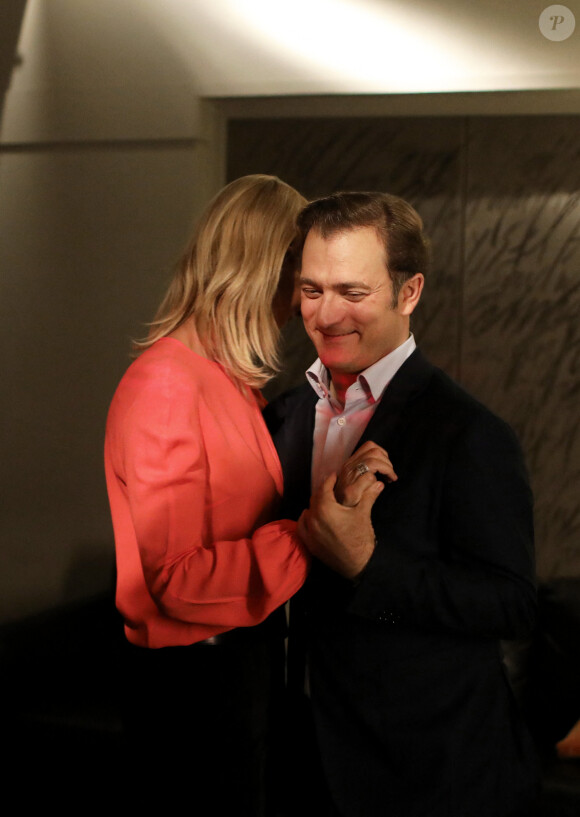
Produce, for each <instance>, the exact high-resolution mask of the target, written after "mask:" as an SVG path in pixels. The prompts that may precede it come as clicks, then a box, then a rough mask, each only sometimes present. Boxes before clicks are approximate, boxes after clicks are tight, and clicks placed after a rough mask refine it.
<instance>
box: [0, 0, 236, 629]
mask: <svg viewBox="0 0 580 817" xmlns="http://www.w3.org/2000/svg"><path fill="white" fill-rule="evenodd" d="M62 5H63V4H62V3H60V6H61V7H62ZM98 5H99V4H93V8H95V7H96V6H98ZM118 6H119V8H120V9H122V8H123V4H118ZM56 7H57V4H55V8H56ZM45 8H46V4H45ZM96 16H97V18H98V19H97V20H96V21H95V20H93V21H92V22H93V29H94V30H95V31H96V33H98V36H99V38H100V40H101V42H102V41H104V42H108V43H109V44H110V47H111V48H112V49H113V54H112V56H111V62H112V63H115V61H117V62H118V59H119V58H118V57H117V56H116V55H115V54H114V50H115V49H117V50H118V49H121V48H122V47H123V44H124V42H127V43H130V44H131V49H132V52H133V53H132V61H133V62H132V66H133V68H132V71H131V73H130V74H127V72H126V71H125V73H124V77H125V79H126V80H127V82H125V84H123V83H121V82H120V80H118V81H117V82H115V80H114V76H113V73H112V69H111V72H109V73H107V71H105V67H106V66H105V65H104V64H103V65H102V66H101V67H102V71H101V73H100V74H99V76H98V77H93V79H92V80H91V77H90V76H89V75H86V76H85V75H82V72H81V71H80V70H79V71H78V72H77V71H75V64H76V63H78V64H79V65H80V64H81V63H82V64H83V65H85V64H86V58H87V50H90V48H93V52H92V53H91V54H90V57H91V60H92V64H93V65H94V67H95V70H97V69H98V68H99V54H100V53H101V52H99V51H98V49H97V44H96V43H95V42H93V41H92V40H91V37H92V35H91V37H89V34H90V32H91V29H90V23H91V20H90V19H89V20H85V21H84V22H83V21H82V20H74V19H73V20H72V21H70V25H73V24H76V25H80V24H81V23H82V24H83V25H86V26H87V37H85V39H84V43H85V48H84V51H83V49H80V50H79V38H78V37H77V39H76V40H75V39H74V37H73V31H72V30H70V29H69V28H67V27H66V26H65V27H64V30H61V28H60V27H59V25H60V23H61V22H62V20H59V19H58V17H57V16H53V17H52V18H49V17H48V16H47V15H46V14H45V15H44V16H40V15H36V16H35V17H34V19H32V18H30V17H27V18H26V19H25V28H24V30H23V34H22V38H21V42H20V48H19V51H20V56H21V61H22V64H21V67H20V68H18V69H17V71H16V72H15V74H14V75H13V78H12V83H11V85H10V88H9V91H8V94H7V96H6V99H5V105H4V111H3V117H2V122H1V142H0V269H1V275H0V314H1V320H0V332H1V338H2V345H1V349H2V371H3V374H2V402H3V414H2V418H3V422H2V436H3V444H2V469H1V477H0V479H1V485H0V496H1V497H2V500H1V507H2V510H1V515H0V543H1V544H0V621H2V620H7V619H10V618H14V617H20V616H23V615H26V614H28V613H31V612H35V611H38V610H43V609H47V608H50V607H54V606H56V605H58V604H60V603H64V602H68V601H71V600H74V599H77V598H81V597H85V596H90V595H92V594H94V593H98V592H100V591H102V590H103V589H104V588H106V587H107V586H109V585H110V582H111V578H112V570H113V541H112V531H111V526H110V521H109V512H108V506H107V501H106V493H105V486H104V476H103V467H102V445H103V432H104V424H105V418H106V412H107V407H108V404H109V401H110V399H111V396H112V393H113V391H114V388H115V386H116V384H117V382H118V380H119V378H120V376H121V374H122V372H123V371H124V369H125V367H126V366H127V364H128V362H129V358H128V353H129V338H130V336H132V335H133V336H134V335H141V334H142V333H143V331H144V327H143V324H144V323H145V322H146V321H147V320H149V319H150V318H151V317H152V313H153V311H154V309H155V305H156V302H157V301H158V299H159V296H160V293H161V292H162V290H163V287H164V283H165V281H166V278H167V273H168V271H169V269H170V268H171V265H172V264H173V262H174V260H175V258H176V256H177V255H178V254H179V252H180V251H181V249H182V246H183V244H184V243H185V241H186V238H187V237H188V234H189V230H190V227H191V224H192V223H193V220H194V218H195V216H196V215H197V214H198V213H199V212H200V210H201V208H202V207H203V206H204V204H205V203H206V202H207V200H208V198H209V197H210V196H211V195H213V193H214V192H215V190H217V189H218V188H219V187H220V186H221V184H222V183H223V175H224V174H223V161H222V158H223V141H222V127H221V120H220V116H219V114H218V112H217V110H216V108H215V107H214V106H213V105H211V104H210V103H209V102H202V101H200V99H199V97H198V95H197V92H196V89H195V84H194V83H193V82H192V81H191V77H189V76H180V75H179V70H178V65H177V64H175V63H172V68H171V71H170V72H169V71H167V72H166V74H165V76H164V77H163V78H160V77H159V73H158V71H157V70H156V69H157V68H158V60H159V59H160V55H159V53H158V54H157V58H156V59H152V57H151V51H152V49H153V48H154V47H155V42H154V33H153V32H151V31H149V32H148V36H144V34H145V33H147V32H144V31H143V30H141V34H142V35H143V36H141V39H137V40H135V39H134V37H129V32H128V31H127V30H125V29H124V26H127V25H128V22H129V21H127V20H126V19H123V17H122V15H121V13H119V15H117V16H115V15H111V16H109V17H107V18H104V17H103V16H99V15H98V14H97V15H96ZM80 39H81V40H82V38H80ZM161 48H162V44H157V49H158V52H159V51H160V50H161ZM75 49H76V50H75ZM101 56H102V55H101ZM102 62H103V63H104V62H106V61H105V60H102ZM113 67H114V66H113ZM65 68H66V70H65ZM109 68H111V66H109ZM117 68H118V69H119V70H120V66H117ZM81 75H82V79H83V81H82V82H79V77H81ZM91 82H93V83H94V86H93V87H91ZM101 82H102V84H99V83H101Z"/></svg>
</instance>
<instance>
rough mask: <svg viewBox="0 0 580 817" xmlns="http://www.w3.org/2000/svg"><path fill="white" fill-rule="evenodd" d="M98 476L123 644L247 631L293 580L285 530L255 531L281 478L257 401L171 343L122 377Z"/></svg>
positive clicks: (296, 572)
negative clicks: (105, 501) (109, 526)
mask: <svg viewBox="0 0 580 817" xmlns="http://www.w3.org/2000/svg"><path fill="white" fill-rule="evenodd" d="M105 469H106V477H107V489H108V493H109V501H110V505H111V514H112V518H113V527H114V532H115V544H116V553H117V607H118V608H119V610H120V612H121V614H122V616H123V618H124V620H125V632H126V635H127V638H128V639H129V641H131V642H132V643H133V644H138V645H141V646H145V647H165V646H171V645H186V644H191V643H193V642H195V641H200V640H203V639H205V638H208V637H209V636H212V635H215V634H217V633H220V632H224V631H225V630H229V629H232V628H233V627H247V626H250V625H253V624H258V623H259V622H260V621H262V620H263V619H264V618H266V616H268V615H269V613H271V612H272V611H273V610H275V609H276V608H277V607H279V606H280V605H281V604H283V603H284V602H285V601H286V600H287V599H288V598H290V596H292V595H293V593H295V592H296V591H297V590H298V589H299V588H300V586H301V585H302V583H303V582H304V579H305V578H306V573H307V569H308V556H307V554H306V552H305V550H304V548H303V546H302V544H301V542H300V539H299V538H298V536H297V534H296V524H295V523H294V522H291V521H289V520H282V521H278V522H270V523H269V524H266V523H268V521H269V520H270V519H272V518H273V516H274V515H275V512H276V507H277V504H278V501H279V499H280V495H281V492H282V472H281V468H280V463H279V461H278V458H277V455H276V451H275V449H274V446H273V444H272V441H271V440H270V437H269V435H268V432H267V430H266V427H265V425H264V421H263V419H262V415H261V412H260V407H259V405H258V400H257V399H256V398H255V397H254V395H253V394H249V395H246V396H244V395H243V394H242V393H241V392H240V390H239V389H238V388H236V386H235V385H234V384H233V382H232V381H231V380H230V379H229V378H228V376H227V375H226V374H225V372H224V371H223V369H222V368H221V366H220V365H219V364H217V363H214V362H212V361H209V360H206V359H204V358H202V357H200V356H198V355H196V354H195V353H194V352H192V351H191V350H190V349H188V348H187V347H186V346H184V345H183V344H182V343H181V342H180V341H178V340H175V339H174V338H163V339H162V340H159V341H157V342H156V343H155V344H154V345H153V346H152V347H150V348H149V349H147V350H146V351H145V352H144V353H143V354H142V355H141V356H140V357H139V358H138V359H137V360H136V361H135V362H134V363H133V364H132V365H131V366H130V367H129V369H128V370H127V372H126V374H125V376H124V377H123V379H122V380H121V383H120V385H119V387H118V389H117V391H116V393H115V396H114V398H113V401H112V404H111V407H110V410H109V416H108V420H107V432H106V440H105Z"/></svg>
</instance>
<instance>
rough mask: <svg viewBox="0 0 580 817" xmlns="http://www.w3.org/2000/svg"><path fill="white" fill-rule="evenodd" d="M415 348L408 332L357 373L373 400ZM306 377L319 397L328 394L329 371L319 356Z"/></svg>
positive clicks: (379, 395) (379, 396)
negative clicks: (375, 360) (383, 354)
mask: <svg viewBox="0 0 580 817" xmlns="http://www.w3.org/2000/svg"><path fill="white" fill-rule="evenodd" d="M416 348H417V344H416V343H415V338H414V337H413V334H410V335H409V337H408V338H407V340H406V341H405V342H404V343H402V344H401V345H400V346H397V348H396V349H393V351H392V352H389V354H388V355H385V356H384V357H382V358H381V359H380V360H377V362H376V363H373V365H372V366H369V367H368V369H365V370H364V372H361V373H360V374H359V376H358V377H357V380H358V381H359V382H360V384H361V385H362V387H363V388H364V389H365V391H366V392H367V393H370V394H371V395H372V398H373V400H374V401H375V402H376V401H378V400H380V399H381V397H382V394H383V392H384V390H385V389H386V388H387V386H388V385H389V383H390V382H391V380H392V379H393V377H394V376H395V374H396V372H397V371H398V369H399V368H400V367H401V366H402V365H403V363H404V362H405V361H406V360H407V358H408V357H409V356H410V355H412V354H413V352H414V351H415V349H416ZM306 379H307V380H308V382H309V383H310V385H311V386H312V388H313V389H314V391H315V392H316V394H317V395H318V396H319V397H320V398H325V397H329V396H330V373H329V371H328V369H327V368H326V366H325V365H324V364H323V363H322V361H321V360H320V358H317V359H316V360H315V361H314V363H313V364H312V366H311V367H310V368H309V369H308V370H307V372H306Z"/></svg>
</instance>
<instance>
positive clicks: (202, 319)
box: [105, 175, 308, 817]
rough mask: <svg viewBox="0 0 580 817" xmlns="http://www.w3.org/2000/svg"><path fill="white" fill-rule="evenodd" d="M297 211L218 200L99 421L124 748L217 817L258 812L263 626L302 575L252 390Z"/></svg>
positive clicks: (263, 366) (267, 354) (265, 687)
mask: <svg viewBox="0 0 580 817" xmlns="http://www.w3.org/2000/svg"><path fill="white" fill-rule="evenodd" d="M304 203H305V202H304V199H303V198H302V197H301V196H300V195H299V194H298V193H297V192H296V191H295V190H293V189H292V188H291V187H289V186H288V185H286V184H284V183H283V182H281V181H280V180H279V179H277V178H274V177H271V176H261V175H256V176H246V177H244V178H241V179H238V180H237V181H235V182H232V183H231V184H229V185H228V186H227V187H225V188H224V189H223V190H222V191H221V192H220V193H219V194H218V195H217V196H216V198H215V199H214V200H213V201H212V202H211V203H210V205H209V207H208V209H207V211H206V212H205V214H204V216H203V217H202V219H201V222H200V223H199V226H198V227H197V230H196V231H195V234H194V236H193V238H192V241H191V243H190V245H189V247H188V248H187V249H186V251H185V253H184V255H183V257H182V259H181V261H180V263H179V265H178V268H177V271H176V273H175V276H174V278H173V280H172V282H171V284H170V287H169V290H168V292H167V294H166V296H165V298H164V300H163V302H162V304H161V306H160V308H159V311H158V314H157V316H156V318H155V320H154V322H153V324H152V328H151V331H150V334H149V337H148V339H147V340H146V341H145V342H142V343H139V344H137V346H138V349H139V351H140V352H141V354H140V355H139V357H138V358H137V360H136V361H135V362H134V363H133V364H132V365H131V366H130V367H129V369H128V371H127V372H126V374H125V376H124V377H123V379H122V381H121V383H120V385H119V387H118V389H117V391H116V393H115V396H114V398H113V401H112V404H111V408H110V411H109V416H108V421H107V432H106V443H105V466H106V476H107V488H108V493H109V500H110V505H111V513H112V517H113V526H114V531H115V543H116V552H117V607H118V609H119V611H120V612H121V615H122V616H123V619H124V622H125V634H126V636H127V639H128V641H129V642H130V644H132V645H134V649H132V650H131V655H130V662H129V670H128V672H129V674H128V677H127V680H128V683H127V684H126V685H125V688H126V691H127V704H128V706H127V710H128V713H129V714H128V731H129V735H130V736H133V737H134V738H136V740H134V743H133V744H132V753H135V757H136V758H137V763H138V764H139V766H138V768H141V767H142V765H144V764H145V765H146V766H147V768H148V769H149V768H152V769H154V770H155V773H154V775H153V777H151V775H150V774H149V772H148V779H149V784H153V785H154V788H155V789H156V790H157V793H158V794H159V795H160V796H161V792H163V799H165V797H166V795H167V792H171V795H172V796H173V797H177V796H179V797H181V796H182V794H183V793H184V792H183V791H182V792H181V794H180V793H179V790H180V788H181V787H186V791H187V794H188V798H190V799H191V802H192V804H193V803H195V802H196V797H197V798H199V797H201V796H202V793H203V796H204V797H205V796H206V795H207V796H208V797H209V801H210V803H211V804H212V809H213V811H212V813H215V814H220V813H222V811H223V812H224V813H226V809H229V808H230V807H234V806H235V811H236V813H237V814H248V815H250V814H251V815H252V817H255V815H259V814H261V813H263V807H264V804H263V778H264V766H265V752H266V749H265V747H266V741H267V731H268V723H269V717H270V712H269V710H268V707H269V704H270V702H271V696H272V690H273V688H274V687H275V684H276V682H277V678H276V677H273V674H272V657H273V655H274V654H275V653H276V650H279V649H280V648H281V644H282V637H283V629H284V624H283V622H282V623H281V622H280V619H279V616H280V615H282V611H278V614H277V615H276V614H274V616H271V615H270V614H272V613H274V611H277V610H278V608H280V606H281V605H283V604H284V602H285V601H286V600H287V599H288V598H289V597H290V596H291V595H292V594H293V593H295V592H296V591H297V590H298V589H299V587H300V586H301V585H302V583H303V581H304V579H305V577H306V573H307V569H308V557H307V555H306V551H305V549H304V547H303V545H302V543H301V541H300V539H299V538H298V536H297V534H296V525H295V523H293V522H290V521H287V520H286V521H274V522H272V521H270V520H272V519H275V513H276V507H277V503H278V500H279V498H280V495H281V492H282V473H281V468H280V464H279V462H278V459H277V455H276V453H275V449H274V447H273V444H272V442H271V440H270V437H269V435H268V433H267V431H266V428H265V425H264V422H263V420H262V416H261V411H260V409H261V401H260V397H259V394H258V392H257V391H256V390H257V389H258V388H259V387H260V386H262V385H264V384H265V383H266V382H267V380H268V379H269V378H270V377H271V376H272V374H273V373H274V372H275V370H276V348H277V341H278V335H279V325H280V323H281V321H282V319H283V318H284V317H285V316H286V317H287V316H288V314H289V313H290V307H291V299H292V294H293V290H294V276H295V263H294V259H293V256H292V252H291V250H290V249H289V248H290V245H291V243H292V241H293V239H294V237H295V233H296V227H295V222H296V217H297V215H298V212H299V211H300V209H301V208H302V207H303V205H304ZM160 770H162V771H160ZM168 776H170V779H171V783H170V785H169V786H167V777H168ZM220 809H221V810H222V811H220Z"/></svg>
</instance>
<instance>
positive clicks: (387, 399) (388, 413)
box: [356, 349, 434, 448]
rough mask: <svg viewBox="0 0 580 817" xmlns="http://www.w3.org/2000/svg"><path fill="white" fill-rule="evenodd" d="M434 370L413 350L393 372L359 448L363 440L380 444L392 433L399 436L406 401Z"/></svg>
mask: <svg viewBox="0 0 580 817" xmlns="http://www.w3.org/2000/svg"><path fill="white" fill-rule="evenodd" d="M433 370H434V367H433V366H432V365H431V363H429V362H428V361H427V360H426V359H425V358H424V357H423V355H422V354H421V352H420V351H419V350H418V349H415V351H414V352H413V354H412V355H410V357H408V358H407V360H406V361H405V362H404V363H403V365H402V366H401V368H400V369H399V370H398V371H397V373H396V374H395V376H394V377H393V379H392V380H391V382H390V383H389V385H388V386H387V388H386V390H385V392H384V394H383V397H382V399H381V402H380V403H379V405H378V406H377V409H376V411H375V413H374V414H373V416H372V417H371V419H370V420H369V423H368V425H367V427H366V429H365V430H364V432H363V434H362V436H361V438H360V440H359V441H358V443H357V446H356V447H357V448H359V447H360V446H361V445H362V444H363V443H365V442H366V441H367V440H373V441H374V442H376V443H378V444H379V445H382V444H384V443H385V441H388V440H389V438H391V437H392V435H393V434H394V433H399V432H400V431H401V429H402V427H403V425H404V423H405V420H406V417H407V411H406V410H405V409H406V407H407V405H408V404H409V402H410V401H412V400H414V399H415V398H416V397H417V396H418V395H419V394H420V393H421V392H422V391H423V389H424V388H425V387H426V386H427V383H428V382H429V379H430V377H431V374H432V372H433Z"/></svg>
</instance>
